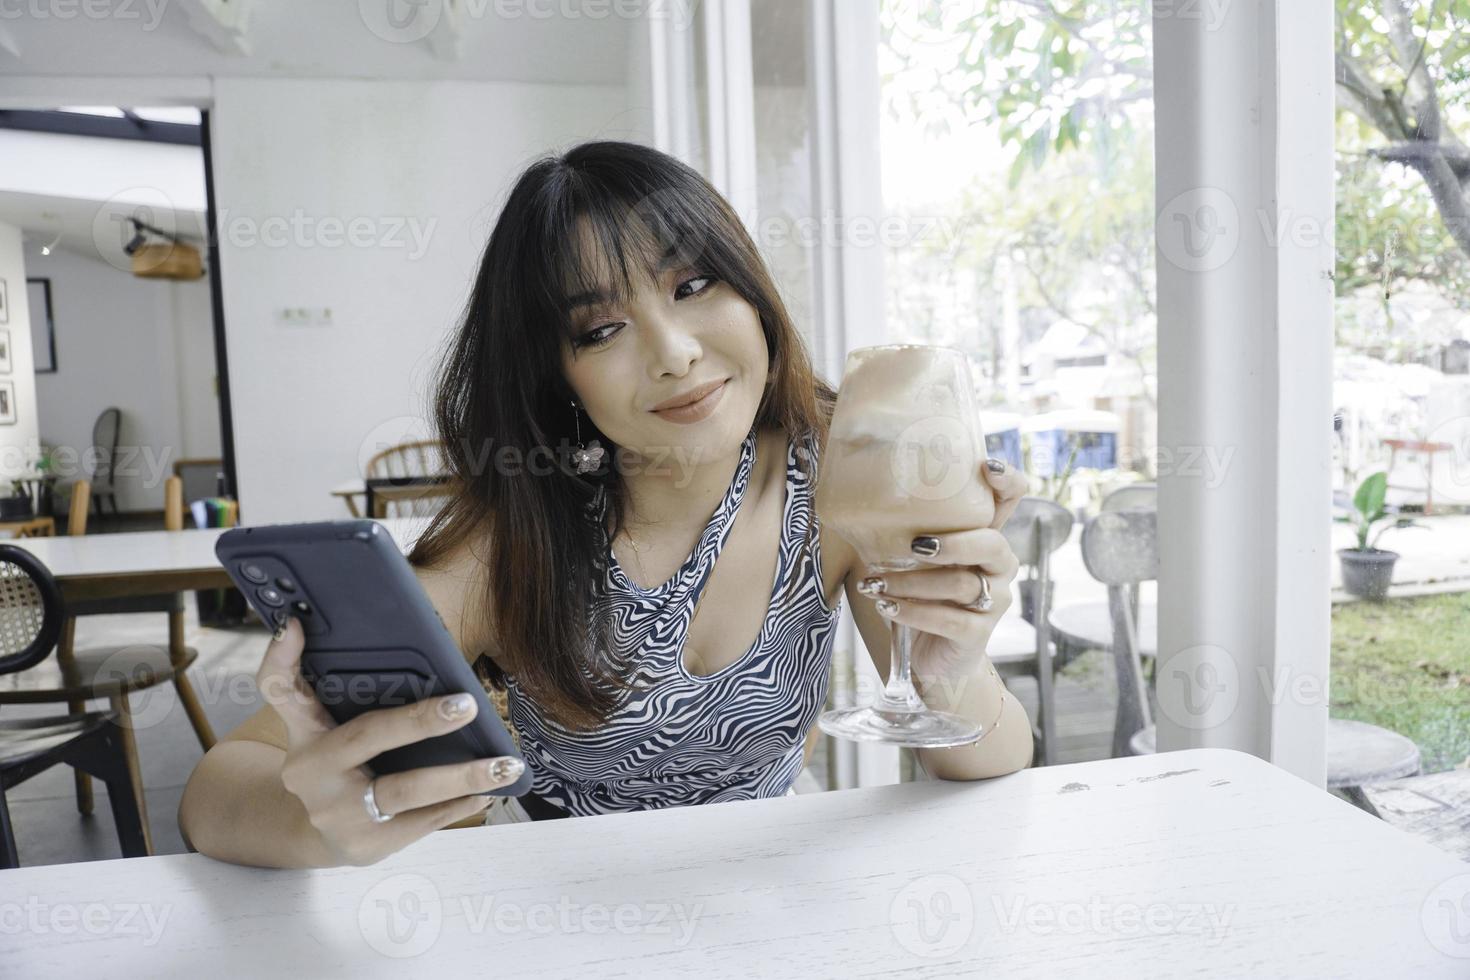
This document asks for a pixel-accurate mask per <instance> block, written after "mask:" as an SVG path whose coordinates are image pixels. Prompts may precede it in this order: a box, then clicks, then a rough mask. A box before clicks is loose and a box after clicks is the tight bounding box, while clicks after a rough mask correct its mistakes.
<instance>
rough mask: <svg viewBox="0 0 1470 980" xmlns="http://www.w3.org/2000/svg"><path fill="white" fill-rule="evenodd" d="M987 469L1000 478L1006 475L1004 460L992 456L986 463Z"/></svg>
mask: <svg viewBox="0 0 1470 980" xmlns="http://www.w3.org/2000/svg"><path fill="white" fill-rule="evenodd" d="M985 468H986V469H987V470H989V471H990V472H992V473H994V474H996V475H997V476H999V475H1000V474H1001V473H1004V472H1005V471H1006V461H1005V460H1003V459H996V458H995V457H994V456H992V457H990V458H989V459H987V460H986V461H985Z"/></svg>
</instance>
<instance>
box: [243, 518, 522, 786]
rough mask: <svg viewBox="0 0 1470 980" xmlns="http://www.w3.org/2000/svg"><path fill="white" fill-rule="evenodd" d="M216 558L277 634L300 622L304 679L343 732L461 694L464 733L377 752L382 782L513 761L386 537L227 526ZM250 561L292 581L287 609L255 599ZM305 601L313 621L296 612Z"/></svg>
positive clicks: (338, 527) (501, 730)
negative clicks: (494, 759) (437, 769)
mask: <svg viewBox="0 0 1470 980" xmlns="http://www.w3.org/2000/svg"><path fill="white" fill-rule="evenodd" d="M214 553H215V556H216V557H217V558H219V560H220V564H222V565H223V566H224V567H225V570H226V571H227V572H228V573H229V575H230V578H231V579H232V580H233V581H234V583H235V585H236V586H237V587H239V589H240V591H241V592H242V593H243V594H244V596H245V599H246V601H247V602H249V603H250V604H251V606H252V607H253V608H254V609H255V610H256V611H257V612H258V613H260V615H261V618H262V619H263V620H264V621H265V622H266V623H268V624H270V625H271V626H272V627H275V626H276V625H278V624H280V623H281V622H284V621H285V617H287V616H292V615H294V616H296V618H297V619H298V620H300V621H301V624H302V627H303V630H304V632H305V634H306V647H305V650H304V651H303V653H302V656H301V672H302V675H303V676H304V677H306V679H307V680H308V681H309V682H310V683H311V685H312V689H313V690H314V691H316V694H317V699H318V700H320V701H321V702H322V704H323V705H324V706H325V707H326V709H327V713H328V714H330V715H331V716H332V718H333V719H334V720H335V721H337V722H338V723H339V724H340V723H342V722H345V721H348V720H350V719H352V718H355V717H357V716H358V715H360V714H362V713H363V712H364V711H371V710H374V709H376V708H385V707H392V706H395V705H399V704H410V703H413V702H415V701H419V700H422V699H423V698H426V697H437V696H440V695H444V694H455V693H460V692H468V693H470V694H472V695H474V696H475V699H476V700H477V701H478V703H479V705H478V706H479V711H478V712H477V713H476V715H475V719H474V721H472V722H470V723H469V724H468V725H465V726H464V727H462V728H460V729H458V730H456V731H453V732H450V733H449V734H447V735H439V736H435V737H434V738H429V739H424V740H423V741H420V742H415V743H413V744H411V745H405V746H402V747H400V748H397V749H392V750H390V751H387V752H384V753H382V754H380V755H378V756H376V757H374V758H373V759H372V761H371V762H370V763H369V767H370V768H371V769H372V770H373V772H374V773H375V774H377V775H383V774H384V773H390V772H403V771H405V770H409V769H418V768H421V767H424V766H440V765H449V764H451V763H457V762H468V761H470V760H472V759H483V758H489V757H491V756H500V755H504V756H512V757H514V758H520V757H521V756H520V752H519V751H517V749H516V745H515V742H514V740H513V739H512V738H511V735H510V732H508V731H507V730H506V728H505V725H504V724H502V723H501V720H500V716H499V715H498V714H497V713H496V711H495V706H494V705H493V704H492V703H491V702H490V699H489V698H488V697H487V696H486V694H485V689H484V687H483V685H482V684H481V683H480V680H479V678H478V677H476V676H475V672H474V671H473V670H472V669H471V668H470V665H469V664H468V663H467V662H466V661H465V659H464V656H463V655H462V654H461V653H460V651H459V649H458V647H457V646H456V645H455V643H454V639H453V637H452V636H450V633H449V630H448V628H447V627H446V626H445V625H444V623H443V621H442V620H441V619H440V618H439V613H438V610H436V609H435V608H434V605H433V603H432V602H431V601H430V600H429V597H428V595H427V594H426V593H425V592H424V590H423V586H421V585H420V584H419V581H418V578H417V577H416V576H415V574H414V571H413V567H412V566H411V565H409V563H408V559H407V558H405V557H404V556H403V554H402V552H400V551H399V549H398V545H397V544H396V543H395V542H394V541H393V538H392V535H390V534H389V533H388V530H387V528H385V527H383V526H382V525H381V524H379V523H377V522H376V521H371V520H340V521H318V522H312V523H307V524H268V525H262V526H258V527H241V528H233V529H231V530H229V531H226V532H225V533H224V534H222V535H220V538H219V540H218V541H217V542H216V543H215V548H214ZM251 559H255V560H256V561H257V562H260V563H262V564H260V565H259V566H258V567H260V568H261V569H262V570H266V569H269V570H270V571H280V570H281V568H282V566H284V570H285V573H286V574H287V575H288V576H289V577H290V578H292V579H293V580H294V584H295V585H296V587H297V591H296V592H295V593H289V592H286V591H285V590H279V589H278V590H276V591H277V593H278V595H280V596H281V597H282V598H284V599H285V600H286V601H285V602H284V604H282V605H271V604H268V603H267V602H265V601H263V600H262V598H261V594H260V593H261V591H262V589H269V588H272V587H273V586H274V585H275V584H276V583H275V581H274V579H275V578H276V577H277V576H275V575H272V576H271V580H268V581H267V582H265V583H259V582H255V581H251V580H250V579H249V578H247V577H246V575H245V574H244V573H243V572H242V569H244V568H245V567H246V566H247V565H249V564H252V562H251ZM293 598H294V599H306V600H308V601H309V602H310V605H311V613H310V615H306V616H303V615H301V614H299V613H298V612H294V611H293V610H292V606H291V602H292V600H293ZM530 788H531V773H530V770H529V769H527V771H526V772H525V773H524V774H523V775H522V776H521V778H520V779H518V780H516V782H514V783H513V784H511V785H510V786H504V787H501V788H500V789H496V790H492V791H491V795H494V796H520V795H522V794H524V793H525V792H526V791H528V790H529V789H530Z"/></svg>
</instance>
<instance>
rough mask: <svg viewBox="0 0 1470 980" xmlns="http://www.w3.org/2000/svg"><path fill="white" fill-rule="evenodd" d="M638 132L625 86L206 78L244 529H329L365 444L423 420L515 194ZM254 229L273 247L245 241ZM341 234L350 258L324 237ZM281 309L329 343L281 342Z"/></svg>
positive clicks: (292, 335)
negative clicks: (582, 154)
mask: <svg viewBox="0 0 1470 980" xmlns="http://www.w3.org/2000/svg"><path fill="white" fill-rule="evenodd" d="M630 103H635V105H634V107H632V108H630ZM648 118H649V117H648V110H647V108H646V106H637V105H636V100H635V99H634V98H633V97H631V96H630V90H629V88H628V87H627V86H600V87H593V86H571V85H528V84H518V83H500V82H483V83H482V82H439V83H417V82H392V83H384V82H372V81H330V80H268V79H243V78H221V79H217V80H216V82H215V98H214V107H213V111H212V122H213V155H214V176H215V192H216V207H217V208H218V209H219V211H220V213H221V221H220V224H221V228H220V249H221V257H220V261H221V272H222V276H223V286H224V303H225V326H226V331H227V348H228V356H229V366H230V384H231V402H232V406H233V415H234V437H235V438H234V441H235V451H236V473H237V479H238V492H239V496H240V505H241V512H242V517H243V519H244V520H245V521H247V522H248V523H251V524H261V523H272V522H279V521H301V520H313V519H321V518H332V517H343V516H346V511H345V509H344V508H343V507H342V504H341V502H340V501H338V500H336V499H335V498H333V497H332V496H331V495H330V491H331V489H332V487H334V486H336V485H338V484H340V483H342V482H343V481H345V480H351V479H353V478H354V477H358V476H360V469H359V463H360V460H359V456H360V451H362V452H363V453H365V452H366V450H363V445H364V442H365V441H368V442H369V443H371V442H374V441H376V439H377V438H378V436H376V435H375V431H376V432H378V433H381V432H383V431H384V430H389V431H391V432H392V433H393V434H394V435H396V434H398V433H399V432H401V431H402V430H403V429H404V428H405V424H403V423H400V422H396V421H395V420H401V419H403V417H405V416H418V417H420V418H423V417H426V408H427V399H428V395H429V392H430V388H431V383H432V369H433V366H434V359H435V355H436V353H437V350H438V345H439V344H440V343H441V341H442V340H443V339H444V337H445V335H446V333H447V332H448V331H449V330H450V329H451V328H452V327H453V325H454V324H455V322H456V320H457V318H458V317H459V315H460V313H461V311H462V308H463V304H464V302H465V300H466V298H467V296H468V292H469V287H470V284H471V282H472V280H473V277H474V273H475V268H476V264H477V261H478V259H479V255H480V252H481V251H482V250H483V248H484V244H485V240H486V238H487V237H488V235H489V232H490V228H491V227H492V225H493V222H494V219H495V217H496V215H497V213H498V210H499V206H500V202H501V200H502V199H503V197H504V195H505V194H506V192H507V191H508V190H509V187H510V183H511V181H512V180H513V179H514V177H515V175H516V174H517V173H518V172H519V171H520V170H521V169H522V168H523V167H524V166H525V165H526V164H528V163H530V162H531V161H532V160H533V159H535V158H537V157H539V156H541V155H542V154H544V153H547V152H551V151H559V150H564V149H566V148H567V147H569V146H570V145H572V144H574V143H576V142H580V141H582V140H584V139H594V138H604V139H629V140H637V141H642V142H646V141H647V140H648V134H647V119H648ZM270 219H275V220H276V225H275V230H277V231H280V232H282V237H283V239H284V240H280V239H278V240H277V241H278V243H277V244H265V243H263V242H261V241H259V240H255V239H254V236H252V235H251V232H252V231H257V230H263V229H264V228H265V225H264V222H265V221H267V220H270ZM355 219H358V220H360V221H361V222H362V223H363V224H362V227H363V228H365V229H366V231H365V233H364V234H363V235H361V236H360V240H361V241H365V242H367V243H368V244H362V245H356V246H354V245H351V244H345V243H344V242H343V239H344V238H345V236H344V235H343V231H342V227H341V226H336V225H334V224H333V222H340V223H342V226H346V225H347V224H348V223H350V222H352V221H354V220H355ZM293 221H294V223H295V226H296V227H295V230H290V229H288V227H287V226H289V225H290V224H291V223H292V222H293ZM415 229H416V230H417V232H418V235H419V239H416V238H415V237H414V234H413V231H414V230H415ZM286 308H293V309H294V308H306V309H310V310H313V311H317V312H316V313H315V314H314V316H317V317H319V316H320V311H322V310H325V309H330V310H331V311H332V324H331V325H330V326H325V325H310V326H286V325H283V324H282V323H281V322H280V320H279V318H278V315H277V311H279V310H282V309H286ZM390 441H391V437H390Z"/></svg>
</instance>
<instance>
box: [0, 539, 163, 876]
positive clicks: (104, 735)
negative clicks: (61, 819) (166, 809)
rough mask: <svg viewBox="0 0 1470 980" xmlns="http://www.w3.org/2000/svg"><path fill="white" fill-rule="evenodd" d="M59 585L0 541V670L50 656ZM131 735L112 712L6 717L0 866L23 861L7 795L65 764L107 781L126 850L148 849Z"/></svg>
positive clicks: (1, 734) (0, 773)
mask: <svg viewBox="0 0 1470 980" xmlns="http://www.w3.org/2000/svg"><path fill="white" fill-rule="evenodd" d="M63 615H64V613H63V608H62V601H61V589H60V588H59V587H58V586H57V584H56V580H55V579H54V578H52V577H51V572H50V571H49V570H47V568H46V566H45V565H43V564H41V561H40V559H38V558H36V557H35V556H34V555H32V554H31V553H30V552H29V551H26V550H25V549H24V548H18V547H16V546H15V545H10V544H0V674H10V673H16V672H18V671H23V670H26V669H27V668H29V667H33V666H35V665H36V664H38V663H40V662H41V661H42V660H45V659H46V658H47V657H48V656H50V654H51V651H52V649H53V648H54V647H55V646H56V641H57V638H58V637H59V636H60V635H61V622H62V618H63ZM125 744H126V740H125V738H124V734H123V732H122V730H121V729H120V728H119V727H118V723H117V715H116V714H115V713H113V712H110V711H105V712H88V713H84V714H74V715H51V716H47V717H44V718H26V719H21V720H16V721H0V868H15V867H19V866H20V857H19V855H18V854H17V853H16V849H15V831H14V827H13V825H12V823H11V820H10V809H9V807H8V806H7V805H6V802H5V795H6V793H8V792H9V791H10V788H11V787H12V786H18V785H20V784H21V783H23V782H25V781H26V780H27V779H30V778H31V777H32V776H34V775H36V774H37V773H40V772H44V771H45V770H47V769H50V768H51V767H52V766H55V765H57V764H59V763H66V764H67V765H69V766H72V767H73V768H75V769H79V770H81V771H83V772H86V773H89V774H91V775H92V776H95V777H96V778H97V779H100V780H102V781H103V782H104V783H106V784H107V798H108V801H109V802H110V803H111V804H112V819H113V822H114V823H115V824H116V826H117V837H118V843H119V844H120V845H121V846H122V853H123V856H124V857H139V856H142V855H145V854H147V853H148V850H149V849H148V844H147V837H146V835H145V834H144V832H143V819H144V818H143V810H142V807H141V806H140V805H139V804H140V799H139V794H140V793H141V789H140V788H139V787H138V786H137V785H136V784H135V783H134V781H133V777H132V773H131V770H130V768H129V766H128V757H127V752H126V749H125Z"/></svg>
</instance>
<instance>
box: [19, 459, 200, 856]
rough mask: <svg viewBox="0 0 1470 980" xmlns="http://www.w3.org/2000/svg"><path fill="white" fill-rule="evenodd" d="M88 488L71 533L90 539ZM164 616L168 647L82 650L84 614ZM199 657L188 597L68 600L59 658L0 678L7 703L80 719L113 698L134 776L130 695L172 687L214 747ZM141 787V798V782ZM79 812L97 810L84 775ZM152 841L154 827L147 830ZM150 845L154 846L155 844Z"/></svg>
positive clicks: (178, 503)
mask: <svg viewBox="0 0 1470 980" xmlns="http://www.w3.org/2000/svg"><path fill="white" fill-rule="evenodd" d="M88 495H89V487H88V484H87V481H85V480H79V481H77V483H76V484H75V485H74V487H73V489H72V501H71V512H70V517H69V520H68V526H67V530H68V533H69V534H73V535H79V534H84V533H86V529H87V512H88V506H89V502H88ZM183 510H184V505H183V484H182V481H181V480H180V479H179V478H178V477H169V479H168V480H167V481H166V482H165V485H164V527H165V529H167V530H170V531H180V530H182V529H183V526H184V512H183ZM143 612H147V613H157V612H164V613H167V615H168V645H167V646H166V647H162V646H152V645H148V644H129V645H126V646H107V647H97V648H89V649H85V650H75V649H74V648H73V644H74V640H75V635H76V617H77V616H96V615H106V614H117V613H143ZM198 658H199V652H198V651H197V650H195V649H194V648H193V647H189V646H185V645H184V593H175V594H172V595H165V596H138V597H120V598H107V599H85V600H80V601H74V602H68V603H67V604H66V606H65V619H64V621H63V623H62V627H61V637H60V641H59V642H58V644H57V650H56V657H55V658H54V660H50V661H46V662H43V663H41V664H39V665H37V666H35V667H32V668H31V669H29V670H27V671H24V672H22V673H18V674H11V675H7V676H5V677H0V704H37V703H49V702H53V701H65V702H67V704H68V706H69V708H70V709H71V711H72V713H73V714H80V713H82V712H83V711H85V710H86V702H87V701H89V700H92V699H94V698H107V699H108V701H109V702H110V704H111V707H112V710H113V711H114V712H116V714H117V716H118V719H119V724H120V726H121V727H122V731H123V744H124V747H125V749H126V750H127V753H128V758H129V764H130V767H131V769H132V771H133V772H134V773H135V774H136V773H137V771H138V770H137V764H138V760H137V746H136V743H135V740H134V738H133V728H132V721H131V712H130V708H129V704H128V695H129V694H131V693H132V692H133V691H141V690H145V689H147V688H150V687H153V686H155V685H158V684H162V683H164V682H165V681H172V682H173V685H174V688H175V690H176V691H177V693H178V696H179V703H180V704H181V705H182V706H183V708H184V711H185V713H186V714H187V715H188V717H189V722H190V724H191V725H192V726H193V727H194V731H195V734H196V735H197V736H198V738H199V744H200V745H201V746H203V748H204V749H205V750H206V751H207V750H208V749H209V748H210V747H211V746H213V745H214V742H215V737H214V731H213V729H212V728H211V727H210V724H209V719H208V717H207V716H206V715H205V713H204V708H203V706H202V705H201V704H200V702H199V698H198V695H197V694H196V693H195V692H194V687H193V685H192V684H191V683H190V682H189V678H188V675H187V674H186V673H185V671H186V670H187V669H188V668H189V666H190V665H192V664H193V663H194V661H195V660H197V659H198ZM137 782H138V786H139V787H140V789H139V792H140V793H141V786H142V781H141V779H139V780H138V781H137ZM76 784H77V809H78V810H80V811H81V812H82V813H84V814H85V813H91V812H92V783H91V778H90V777H89V776H88V775H87V773H86V772H84V771H79V772H77V774H76ZM144 832H145V835H146V834H147V828H146V826H145V828H144ZM150 846H151V842H150Z"/></svg>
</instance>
